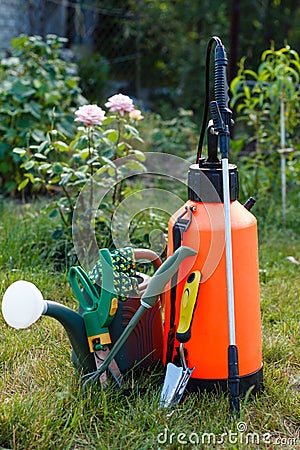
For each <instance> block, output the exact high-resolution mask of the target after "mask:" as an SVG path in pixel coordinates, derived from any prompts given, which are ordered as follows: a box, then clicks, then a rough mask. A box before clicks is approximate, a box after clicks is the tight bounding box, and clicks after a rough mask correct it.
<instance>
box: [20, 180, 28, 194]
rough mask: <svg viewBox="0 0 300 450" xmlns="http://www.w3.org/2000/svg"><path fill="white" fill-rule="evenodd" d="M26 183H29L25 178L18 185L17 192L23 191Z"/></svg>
mask: <svg viewBox="0 0 300 450" xmlns="http://www.w3.org/2000/svg"><path fill="white" fill-rule="evenodd" d="M28 183H29V178H25V179H24V180H23V181H22V182H21V183H20V184H19V185H18V191H21V190H22V189H24V187H26V186H27V184H28Z"/></svg>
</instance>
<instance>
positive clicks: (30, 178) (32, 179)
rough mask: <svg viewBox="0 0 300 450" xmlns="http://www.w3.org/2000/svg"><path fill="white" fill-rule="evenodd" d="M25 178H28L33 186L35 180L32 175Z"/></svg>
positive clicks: (26, 175) (27, 174)
mask: <svg viewBox="0 0 300 450" xmlns="http://www.w3.org/2000/svg"><path fill="white" fill-rule="evenodd" d="M25 177H26V178H28V179H29V180H30V182H31V183H32V184H33V183H34V181H35V178H34V176H33V175H32V173H25Z"/></svg>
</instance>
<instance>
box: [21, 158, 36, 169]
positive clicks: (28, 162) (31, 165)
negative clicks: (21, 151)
mask: <svg viewBox="0 0 300 450" xmlns="http://www.w3.org/2000/svg"><path fill="white" fill-rule="evenodd" d="M21 167H24V169H25V170H30V169H32V168H33V167H34V161H32V160H30V161H27V162H26V163H25V164H22V165H21Z"/></svg>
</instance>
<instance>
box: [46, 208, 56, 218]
mask: <svg viewBox="0 0 300 450" xmlns="http://www.w3.org/2000/svg"><path fill="white" fill-rule="evenodd" d="M57 215H58V210H57V209H53V211H51V212H50V213H49V215H48V217H50V219H53V218H54V217H56V216H57Z"/></svg>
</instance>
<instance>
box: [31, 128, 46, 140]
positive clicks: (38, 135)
mask: <svg viewBox="0 0 300 450" xmlns="http://www.w3.org/2000/svg"><path fill="white" fill-rule="evenodd" d="M31 137H32V138H33V139H34V140H35V142H42V141H45V138H46V136H45V133H44V132H43V131H42V130H38V129H35V130H33V131H32V133H31Z"/></svg>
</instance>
